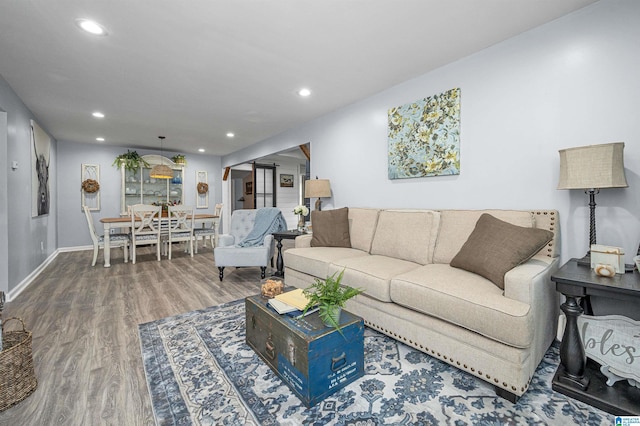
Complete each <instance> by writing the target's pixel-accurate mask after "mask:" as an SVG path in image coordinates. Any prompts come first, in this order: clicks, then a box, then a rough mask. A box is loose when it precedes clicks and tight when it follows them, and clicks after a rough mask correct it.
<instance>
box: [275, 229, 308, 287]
mask: <svg viewBox="0 0 640 426" xmlns="http://www.w3.org/2000/svg"><path fill="white" fill-rule="evenodd" d="M303 234H304V232H300V231H298V230H295V229H294V230H291V231H282V232H274V233H273V238H275V240H276V241H277V242H278V244H277V245H276V247H278V259H277V260H276V272H275V273H274V274H273V275H275V276H276V277H281V278H282V277H284V260H283V259H282V240H295V239H296V237H299V236H300V235H303Z"/></svg>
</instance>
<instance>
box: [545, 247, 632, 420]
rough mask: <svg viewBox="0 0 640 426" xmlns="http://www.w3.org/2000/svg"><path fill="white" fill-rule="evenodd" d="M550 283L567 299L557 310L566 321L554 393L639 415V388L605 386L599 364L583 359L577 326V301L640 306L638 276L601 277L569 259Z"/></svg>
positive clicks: (619, 384)
mask: <svg viewBox="0 0 640 426" xmlns="http://www.w3.org/2000/svg"><path fill="white" fill-rule="evenodd" d="M551 280H552V281H554V282H555V283H556V290H557V291H559V292H560V293H562V294H563V295H564V296H565V297H566V301H565V302H564V303H563V304H562V306H561V307H560V309H562V311H563V312H564V314H565V315H566V318H567V323H566V326H565V329H564V335H563V337H562V344H561V345H560V365H559V366H558V370H557V371H556V374H555V376H554V377H553V382H552V388H553V390H555V391H557V392H560V393H563V394H565V395H568V396H570V397H572V398H575V399H577V400H580V401H583V402H586V403H587V404H590V405H593V406H594V407H597V408H600V409H601V410H604V411H607V412H609V413H611V414H615V415H621V416H625V415H626V416H629V415H640V388H637V387H634V386H631V385H629V383H628V382H627V381H626V380H623V381H620V382H617V383H615V384H614V385H613V386H607V384H606V381H607V379H606V377H605V376H604V375H603V374H602V373H601V372H600V365H599V364H598V363H597V362H595V361H593V360H592V359H587V358H586V355H585V350H584V344H583V342H582V338H581V337H580V332H579V330H578V324H577V321H578V317H579V316H580V315H582V313H583V308H582V307H581V306H580V304H579V303H578V299H579V298H589V297H590V296H601V297H608V298H612V299H620V300H625V301H629V300H633V301H634V302H635V301H637V302H638V306H640V274H639V273H638V271H633V272H629V273H626V274H616V275H615V276H614V277H611V278H605V277H600V276H598V275H596V273H595V272H593V270H592V269H591V268H589V267H588V266H580V265H578V264H577V263H576V259H571V260H570V261H569V262H567V263H566V264H565V265H564V266H562V267H561V268H560V269H559V270H558V271H557V272H556V273H555V274H553V275H552V276H551ZM611 314H614V313H611ZM639 368H640V366H639Z"/></svg>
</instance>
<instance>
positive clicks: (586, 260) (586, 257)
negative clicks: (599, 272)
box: [576, 252, 591, 268]
mask: <svg viewBox="0 0 640 426" xmlns="http://www.w3.org/2000/svg"><path fill="white" fill-rule="evenodd" d="M576 263H577V264H578V265H580V266H586V267H587V268H591V252H588V253H587V254H585V255H584V257H582V258H581V259H576Z"/></svg>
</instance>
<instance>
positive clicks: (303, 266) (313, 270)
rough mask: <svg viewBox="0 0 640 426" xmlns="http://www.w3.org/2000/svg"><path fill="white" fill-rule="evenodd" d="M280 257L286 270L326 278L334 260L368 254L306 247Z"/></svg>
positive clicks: (330, 248) (359, 251)
mask: <svg viewBox="0 0 640 426" xmlns="http://www.w3.org/2000/svg"><path fill="white" fill-rule="evenodd" d="M282 256H283V258H284V264H285V265H286V266H287V268H291V269H295V270H297V271H300V272H304V273H305V274H309V275H313V276H314V277H318V278H326V277H327V275H329V264H330V263H331V262H333V261H334V260H338V259H348V258H351V257H357V256H368V253H365V252H364V251H362V250H358V249H352V248H346V247H308V248H291V249H288V250H285V251H284V252H282Z"/></svg>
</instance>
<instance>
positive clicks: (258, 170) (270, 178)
mask: <svg viewBox="0 0 640 426" xmlns="http://www.w3.org/2000/svg"><path fill="white" fill-rule="evenodd" d="M253 181H254V185H255V191H254V194H255V198H254V201H255V206H256V207H255V208H256V209H259V208H260V207H276V166H275V164H274V165H268V164H254V169H253Z"/></svg>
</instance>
